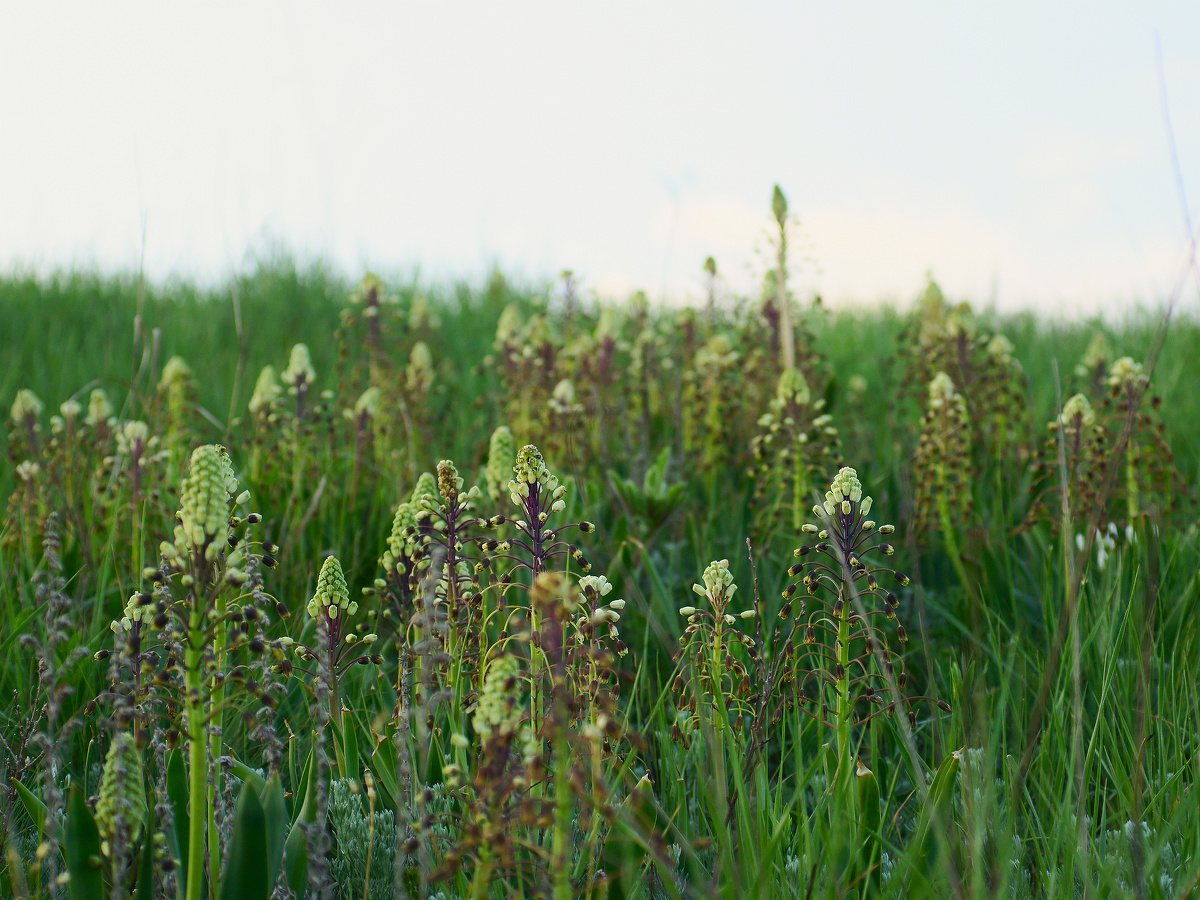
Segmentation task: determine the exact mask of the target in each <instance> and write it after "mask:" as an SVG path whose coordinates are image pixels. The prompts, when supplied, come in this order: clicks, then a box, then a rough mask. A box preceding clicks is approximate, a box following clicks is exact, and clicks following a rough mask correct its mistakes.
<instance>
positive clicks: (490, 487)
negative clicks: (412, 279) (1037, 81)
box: [0, 263, 1200, 900]
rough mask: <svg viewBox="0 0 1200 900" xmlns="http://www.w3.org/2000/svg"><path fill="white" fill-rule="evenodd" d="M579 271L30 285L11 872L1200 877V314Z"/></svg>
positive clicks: (299, 891) (582, 885)
mask: <svg viewBox="0 0 1200 900" xmlns="http://www.w3.org/2000/svg"><path fill="white" fill-rule="evenodd" d="M552 296H553V299H552V301H547V300H546V299H545V298H544V297H539V296H536V295H535V293H534V292H532V291H529V290H525V289H520V288H514V287H512V286H511V285H509V284H507V283H506V282H505V281H504V280H503V278H501V277H500V276H498V275H497V276H495V277H494V278H493V279H492V281H491V282H490V283H489V284H488V285H487V286H485V287H483V288H477V287H464V286H457V287H451V286H445V287H441V288H430V287H425V286H417V285H412V284H408V285H405V284H388V285H384V284H382V283H380V282H378V281H374V280H372V279H367V280H366V281H364V282H363V283H362V284H361V285H356V284H353V283H347V282H345V281H343V280H342V279H340V278H338V277H334V276H332V275H330V274H328V273H326V272H323V271H321V270H317V269H313V270H308V271H298V270H296V269H295V268H294V267H292V266H291V265H289V264H286V263H280V264H276V265H271V266H264V267H262V268H260V269H259V270H258V271H256V272H255V273H253V274H252V275H249V276H247V277H245V278H242V279H239V280H238V281H237V282H236V283H234V284H230V285H227V286H225V287H222V288H220V289H217V290H211V291H210V290H198V289H194V288H191V287H188V286H186V285H143V284H140V283H139V282H138V281H137V280H134V279H120V278H102V277H98V276H91V275H86V274H76V275H64V276H61V277H58V278H53V279H35V278H28V279H25V278H19V277H13V276H10V277H8V278H6V279H4V280H2V281H0V313H2V315H3V321H4V323H5V324H4V328H3V331H2V332H0V401H2V402H3V403H4V405H5V408H6V410H7V409H8V408H9V407H10V406H11V407H12V414H11V415H6V416H5V418H4V422H3V424H0V432H3V435H2V436H3V438H4V440H5V443H6V446H7V448H8V458H7V462H6V463H4V464H0V495H2V496H3V497H6V498H9V499H8V500H7V505H6V508H5V518H4V521H3V524H2V525H0V570H2V571H3V574H4V577H3V579H2V580H0V615H3V616H4V617H5V619H6V620H7V622H8V623H9V627H7V628H5V629H4V630H3V633H2V635H0V647H2V650H0V653H2V659H0V695H2V696H6V697H9V698H11V700H10V702H9V704H8V705H7V706H6V707H5V711H4V712H3V713H0V737H2V738H3V744H2V745H0V767H2V769H3V775H2V778H0V781H2V782H3V785H4V789H3V790H2V791H0V796H3V797H4V798H5V799H6V803H5V805H4V807H3V808H2V809H0V817H2V820H3V822H2V828H3V844H4V847H5V856H4V860H3V871H2V872H0V876H2V877H0V885H2V887H0V893H3V894H4V895H5V896H17V897H50V896H68V895H69V896H72V897H92V896H97V897H99V896H118V897H124V896H131V895H134V894H135V892H136V896H138V897H147V896H179V897H186V898H187V900H198V898H199V897H201V896H203V895H206V894H208V895H212V896H221V897H267V896H269V895H270V894H271V890H272V887H273V886H275V885H278V892H279V893H278V894H277V896H286V895H287V894H288V892H291V893H294V894H295V895H296V896H304V895H305V892H306V891H308V892H309V893H310V894H311V895H312V896H332V897H338V898H350V897H371V898H377V897H392V896H409V897H437V896H442V897H446V898H450V897H496V898H499V897H510V896H518V897H520V896H530V897H533V896H547V897H555V898H566V897H584V896H587V897H730V898H734V897H805V896H811V897H844V896H908V897H921V896H947V895H949V896H954V897H964V898H965V897H971V898H977V897H980V898H981V897H1030V898H1033V897H1039V898H1040V897H1048V898H1049V897H1054V898H1057V897H1097V898H1099V897H1137V898H1143V897H1185V896H1189V895H1192V894H1193V893H1194V892H1195V891H1196V889H1197V885H1198V884H1200V825H1198V824H1197V823H1200V796H1198V793H1197V788H1196V786H1195V782H1196V779H1197V776H1198V775H1200V675H1198V673H1197V665H1198V660H1200V626H1198V624H1197V620H1198V616H1197V613H1198V612H1200V608H1198V600H1197V594H1198V589H1197V571H1198V568H1200V566H1198V563H1200V552H1198V542H1200V535H1198V534H1197V527H1196V498H1195V492H1196V486H1197V484H1200V477H1198V476H1200V393H1198V392H1197V391H1196V390H1195V387H1194V385H1195V383H1196V379H1195V376H1194V374H1189V372H1191V371H1192V370H1193V369H1194V361H1195V360H1196V359H1197V358H1198V356H1200V326H1198V324H1197V322H1196V321H1194V320H1192V319H1189V318H1187V317H1186V316H1181V315H1177V316H1176V317H1175V318H1174V319H1173V320H1172V321H1171V323H1170V325H1169V327H1168V328H1167V329H1166V331H1165V332H1163V331H1162V322H1161V316H1160V315H1155V314H1149V313H1147V314H1145V315H1141V316H1137V317H1132V318H1131V319H1129V320H1127V321H1123V322H1118V323H1107V324H1105V323H1100V322H1089V323H1081V322H1073V323H1062V322H1039V321H1038V320H1037V319H1035V318H1034V317H1032V316H1029V315H1023V316H1015V317H1013V316H999V315H995V314H991V313H986V312H979V311H973V310H970V309H969V308H965V307H961V306H956V305H954V304H952V303H949V302H948V301H946V300H945V299H944V298H942V297H941V295H940V292H939V291H938V290H937V288H936V286H935V285H932V284H931V286H930V289H929V290H928V291H927V292H926V295H925V296H924V297H923V298H921V299H920V301H919V302H918V303H917V304H916V305H915V307H914V311H913V312H912V313H911V314H909V313H904V314H902V313H898V312H895V311H891V310H879V311H873V312H842V311H829V310H825V309H823V308H820V307H815V306H812V305H811V304H810V303H807V302H800V301H798V300H796V299H794V298H793V299H792V300H791V301H790V302H789V304H788V305H787V307H786V310H787V313H786V315H785V314H784V308H785V307H784V305H783V303H782V302H781V301H780V298H779V297H778V296H777V294H773V293H771V292H770V291H769V290H768V291H767V295H766V297H765V299H762V298H753V299H740V300H736V301H735V300H734V299H731V298H724V299H722V300H721V301H720V302H718V303H716V304H715V306H713V307H711V308H709V307H702V308H699V309H694V310H692V309H661V308H658V307H655V306H651V305H649V304H647V303H646V302H645V301H644V299H643V298H639V297H635V298H633V299H631V300H630V301H628V302H624V303H615V304H611V305H605V306H604V307H602V308H601V307H597V306H595V305H594V304H593V303H590V302H584V301H581V300H580V299H578V298H576V297H575V296H574V295H573V294H572V293H571V292H570V291H569V290H568V291H566V292H565V296H564V291H563V289H562V286H558V287H556V288H555V290H554V291H553V292H552ZM789 334H790V339H789ZM1097 335H1100V336H1101V337H1100V338H1098V337H1097ZM298 344H302V345H304V347H305V348H307V353H305V352H300V351H297V350H295V349H294V348H295V346H296V345H298ZM788 346H791V348H792V353H791V354H789V353H787V352H785V350H786V348H787V347H788ZM175 358H178V360H180V361H179V362H177V361H175ZM1152 363H1153V368H1151V364H1152ZM264 366H271V367H273V371H272V372H271V373H268V374H265V375H264V374H263V369H264ZM21 391H29V392H32V393H31V394H26V393H19V392H21ZM96 392H102V396H101V394H98V393H96ZM1076 395H1078V397H1076ZM72 400H73V401H75V403H76V404H77V405H71V404H70V403H69V401H72ZM62 404H67V405H66V406H65V407H64V406H62ZM1064 407H1065V408H1064ZM1049 423H1054V427H1052V428H1051V427H1048V426H1049ZM497 429H507V431H505V430H501V431H500V432H499V433H497ZM210 445H220V446H222V447H224V448H227V454H225V453H223V452H221V451H219V450H217V449H215V448H212V447H211V446H210ZM526 445H536V447H537V448H538V450H539V451H540V452H533V451H531V450H529V449H521V448H524V447H526ZM202 446H203V447H208V449H205V450H197V448H200V447H202ZM518 451H520V452H518ZM514 466H515V469H514ZM842 467H850V468H852V469H853V470H854V473H853V475H851V474H846V473H844V470H843V469H842ZM840 471H842V472H843V474H841V475H839V472H840ZM231 473H232V476H233V477H234V478H236V481H237V484H236V486H234V485H233V484H232V482H230V481H229V476H230V474H231ZM514 476H515V480H514V481H512V483H511V484H510V480H512V479H514ZM835 476H838V479H839V480H836V481H835ZM457 479H461V481H458V480H457ZM855 479H857V482H856V481H855ZM858 482H860V483H861V484H858ZM831 483H832V484H831ZM835 489H837V490H840V493H837V492H834V491H835ZM243 490H247V491H249V497H248V499H243V498H241V497H240V496H239V494H240V493H241V492H242V491H243ZM827 491H830V492H831V493H829V494H827V493H826V492H827ZM868 496H869V497H871V498H873V500H871V501H869V502H870V506H869V508H868V507H867V503H868V501H867V499H866V498H867V497H868ZM814 504H817V506H816V509H814ZM177 512H179V513H180V515H178V516H177ZM542 516H544V518H542ZM887 526H894V530H889V528H888V527H887ZM798 548H802V549H798ZM331 557H333V558H336V560H337V564H334V563H330V562H327V560H328V559H329V558H331ZM722 561H727V562H722ZM585 567H586V568H585ZM585 571H586V572H587V573H588V574H587V576H586V577H581V576H584V574H585ZM343 575H344V581H343V580H341V579H342V578H343ZM597 576H603V577H604V578H603V579H602V580H597ZM734 585H736V588H733V586H734ZM131 598H132V599H131ZM618 598H620V599H618ZM614 601H615V602H614ZM802 601H803V602H802ZM681 610H682V611H681ZM122 620H124V621H122ZM66 876H69V877H66ZM68 885H69V888H68Z"/></svg>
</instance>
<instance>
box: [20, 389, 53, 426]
mask: <svg viewBox="0 0 1200 900" xmlns="http://www.w3.org/2000/svg"><path fill="white" fill-rule="evenodd" d="M45 408H46V407H45V404H44V403H42V401H41V400H39V399H38V396H37V394H35V393H34V392H33V391H31V390H27V389H25V388H22V389H21V390H19V391H17V396H16V399H15V400H13V405H12V420H13V423H14V424H16V425H22V426H23V425H24V424H25V422H26V421H27V420H29V419H36V418H37V417H38V416H40V415H41V414H42V410H43V409H45Z"/></svg>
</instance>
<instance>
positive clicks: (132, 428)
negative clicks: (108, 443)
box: [117, 421, 150, 456]
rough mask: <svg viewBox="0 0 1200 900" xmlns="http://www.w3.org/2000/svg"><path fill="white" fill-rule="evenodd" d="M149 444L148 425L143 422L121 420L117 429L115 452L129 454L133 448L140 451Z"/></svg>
mask: <svg viewBox="0 0 1200 900" xmlns="http://www.w3.org/2000/svg"><path fill="white" fill-rule="evenodd" d="M149 446H150V426H149V425H147V424H146V423H145V422H141V421H133V422H123V423H122V424H121V427H120V429H119V430H118V431H117V452H118V453H120V454H122V455H124V456H130V455H131V454H132V453H133V452H134V451H135V450H136V451H137V452H138V453H142V452H143V451H144V450H146V449H147V448H148V447H149Z"/></svg>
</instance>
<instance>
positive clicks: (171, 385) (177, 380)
mask: <svg viewBox="0 0 1200 900" xmlns="http://www.w3.org/2000/svg"><path fill="white" fill-rule="evenodd" d="M192 377H193V376H192V368H191V366H189V365H188V364H187V363H186V362H184V360H183V357H182V356H172V357H171V358H170V359H168V360H167V364H166V365H165V366H163V370H162V376H161V377H160V378H159V379H158V389H159V390H160V391H171V390H175V391H178V390H179V389H180V388H182V387H185V386H186V385H187V384H188V383H189V382H190V381H191V380H192Z"/></svg>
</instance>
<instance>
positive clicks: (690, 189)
mask: <svg viewBox="0 0 1200 900" xmlns="http://www.w3.org/2000/svg"><path fill="white" fill-rule="evenodd" d="M1160 60H1161V63H1160ZM1164 87H1165V95H1166V98H1167V102H1166V103H1164ZM1167 110H1169V123H1170V128H1168V126H1167V122H1168V116H1167V115H1166V114H1165V111H1167ZM1172 139H1173V141H1174V146H1175V155H1176V157H1177V159H1178V169H1179V173H1180V174H1181V176H1182V184H1183V190H1182V191H1181V189H1180V187H1179V179H1178V178H1177V173H1176V168H1175V166H1174V164H1173V161H1172V149H1171V147H1172ZM776 183H778V184H780V185H781V186H782V188H783V190H784V191H785V193H786V194H787V196H788V199H789V202H790V208H791V211H792V212H793V213H794V214H795V218H796V220H797V222H796V224H795V226H794V233H793V237H792V241H791V247H792V250H793V254H792V259H793V263H794V266H793V271H794V273H795V274H794V281H793V288H794V289H795V290H796V291H797V292H798V293H799V294H801V295H802V296H806V295H810V294H812V293H814V292H819V293H820V294H821V295H822V296H823V297H824V298H825V300H826V302H827V303H829V304H830V305H846V304H871V303H875V302H879V301H889V302H892V301H894V302H900V303H905V302H908V301H910V300H911V299H912V298H913V297H914V296H915V295H916V294H917V293H919V291H920V290H921V288H922V286H923V284H924V282H925V279H926V273H927V272H931V273H932V274H933V276H934V277H935V278H936V279H937V280H938V281H939V283H940V284H941V285H942V287H943V289H944V290H945V291H946V293H947V294H948V295H949V296H951V297H953V298H956V299H969V300H971V301H973V302H974V303H976V304H979V305H982V306H987V305H989V304H994V305H996V306H997V307H999V308H1001V309H1025V308H1034V309H1038V310H1041V311H1045V312H1051V313H1060V314H1077V313H1088V312H1092V311H1096V310H1121V309H1127V308H1130V307H1131V306H1133V305H1136V304H1147V305H1156V304H1158V303H1161V302H1162V301H1163V300H1164V299H1165V298H1167V297H1168V296H1169V295H1171V294H1172V292H1173V291H1174V290H1175V289H1176V285H1177V283H1178V282H1179V279H1180V275H1181V272H1182V271H1183V269H1182V267H1183V263H1184V261H1185V259H1186V251H1187V240H1186V238H1187V232H1188V227H1187V224H1186V221H1187V219H1186V218H1185V202H1184V198H1185V197H1186V198H1187V201H1188V204H1189V205H1190V210H1189V213H1190V215H1191V217H1192V218H1191V221H1192V223H1193V227H1195V225H1196V224H1197V223H1198V222H1200V3H1196V2H1194V0H1193V2H1188V3H1153V2H1146V3H1137V4H1130V3H1108V2H1094V3H1089V4H1081V3H1070V4H1068V3H1063V4H1035V3H1003V4H1001V3H971V4H961V3H960V4H952V3H912V4H903V5H901V4H891V3H882V2H880V3H867V2H863V3H854V4H836V5H835V4H815V3H754V4H744V3H742V4H731V3H687V4H684V3H620V2H618V3H606V4H562V3H553V4H551V3H521V4H491V3H488V4H484V3H454V2H450V3H439V4H420V5H418V4H406V3H390V4H359V3H349V4H336V5H335V4H320V5H309V4H301V3H253V2H252V3H238V4H233V3H229V4H212V3H187V4H181V3H171V2H167V3H162V4H148V3H139V4H125V3H106V4H91V3H87V4H84V3H79V4H61V3H46V4H42V3H38V4H33V3H25V4H19V5H18V4H12V3H0V270H13V269H29V268H33V269H35V270H40V271H50V270H52V269H55V268H58V267H72V266H81V267H95V268H100V269H102V270H105V271H137V270H138V269H139V267H144V270H145V271H146V272H147V274H149V275H150V276H151V277H153V278H169V277H174V276H182V277H187V278H193V279H198V280H200V281H202V282H203V281H207V282H214V281H221V280H224V279H226V278H228V277H230V276H231V275H233V274H235V273H242V272H245V271H248V270H250V269H252V268H253V266H254V264H255V261H256V260H259V259H263V258H267V257H270V256H272V255H274V254H277V253H279V252H281V251H286V252H287V253H290V254H292V255H293V256H294V257H295V258H296V259H298V260H299V261H301V262H309V261H314V260H321V261H324V262H325V263H327V264H329V265H331V266H333V267H334V268H336V269H338V270H339V271H341V272H343V273H344V274H346V275H347V276H349V277H356V276H357V275H359V274H361V273H362V272H363V271H365V270H366V269H368V268H370V269H375V270H376V271H378V272H380V273H381V274H382V275H384V276H385V277H394V278H399V279H408V278H412V277H419V278H420V279H422V280H424V281H439V280H452V279H459V278H466V279H469V280H474V281H482V280H483V278H484V277H485V276H486V274H487V273H488V272H489V271H490V270H491V269H492V268H493V267H494V266H499V267H500V268H501V269H502V270H503V271H504V272H505V273H506V274H508V275H510V276H511V277H513V278H515V279H517V280H518V281H523V282H526V283H534V284H537V283H542V282H548V281H549V280H551V279H553V278H555V277H556V276H557V275H558V273H559V272H560V271H561V270H563V269H566V268H569V269H572V270H573V271H574V272H575V273H576V277H577V278H578V279H579V280H580V282H581V284H582V285H583V288H584V289H585V290H586V291H589V292H594V293H596V294H598V295H599V296H602V297H607V298H614V299H619V298H622V297H624V296H625V295H626V294H628V293H629V292H631V291H633V290H639V289H640V290H645V291H646V292H647V294H648V295H650V296H651V297H652V298H656V299H657V298H665V299H667V300H670V301H673V302H684V301H688V300H696V299H698V298H699V297H700V296H701V295H702V292H703V279H702V274H701V267H702V265H703V262H704V260H705V258H706V257H707V256H709V255H711V256H713V257H714V258H715V259H716V262H717V265H718V269H719V271H720V273H721V278H722V282H721V283H722V290H723V291H725V292H727V293H730V294H733V293H738V294H745V293H749V292H752V291H755V290H757V285H758V284H760V282H761V278H762V274H763V271H764V270H765V268H766V267H767V265H768V262H767V260H768V256H769V252H770V250H769V245H768V226H769V225H770V224H771V219H770V200H771V192H772V188H773V185H774V184H776ZM1189 190H1190V193H1188V191H1189ZM1180 301H1181V303H1182V304H1183V305H1184V306H1185V308H1186V306H1187V305H1192V306H1193V307H1194V308H1200V301H1197V298H1196V287H1195V283H1194V282H1193V283H1191V285H1190V286H1186V285H1185V290H1184V291H1183V292H1182V294H1181V296H1180Z"/></svg>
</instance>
